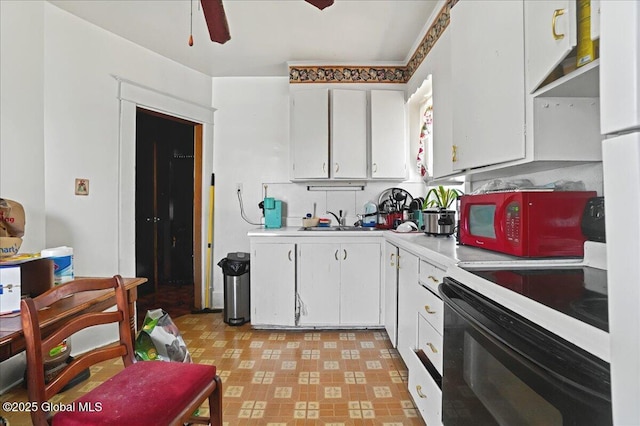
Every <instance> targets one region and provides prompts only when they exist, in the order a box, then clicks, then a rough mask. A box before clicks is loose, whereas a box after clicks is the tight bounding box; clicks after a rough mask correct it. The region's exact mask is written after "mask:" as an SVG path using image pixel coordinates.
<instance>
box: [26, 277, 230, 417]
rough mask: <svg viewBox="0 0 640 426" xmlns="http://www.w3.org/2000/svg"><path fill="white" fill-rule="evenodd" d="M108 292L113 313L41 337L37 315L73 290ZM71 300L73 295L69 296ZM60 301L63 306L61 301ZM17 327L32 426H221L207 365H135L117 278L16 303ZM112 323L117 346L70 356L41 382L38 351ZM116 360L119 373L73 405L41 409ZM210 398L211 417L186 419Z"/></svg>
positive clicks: (218, 392) (73, 284)
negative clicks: (119, 364)
mask: <svg viewBox="0 0 640 426" xmlns="http://www.w3.org/2000/svg"><path fill="white" fill-rule="evenodd" d="M104 289H113V291H115V297H116V302H117V308H118V309H117V311H114V312H93V313H84V314H81V315H79V316H77V317H76V318H74V319H71V320H69V321H67V322H65V323H64V324H62V325H61V326H56V327H57V328H56V329H55V330H54V331H53V332H52V333H51V334H50V335H49V336H48V337H47V338H44V339H43V338H42V335H41V329H40V323H39V313H38V311H39V310H41V309H44V308H47V307H50V306H52V305H53V307H54V308H56V303H57V302H59V301H60V300H61V299H63V298H66V297H68V296H71V295H73V294H75V293H79V292H83V291H91V290H104ZM71 297H73V296H71ZM61 304H64V301H62V302H61ZM21 317H22V328H23V332H24V336H25V342H26V350H27V378H28V394H29V400H30V402H32V403H34V404H33V406H34V407H37V409H36V410H34V411H32V412H31V419H32V422H33V424H34V425H37V426H40V425H48V424H52V425H83V426H85V425H107V424H108V425H143V424H144V425H182V424H184V423H204V424H207V423H210V424H211V425H212V426H222V384H221V381H220V378H219V377H218V375H217V374H216V367H215V366H211V365H202V364H191V363H178V362H163V361H144V362H142V361H141V362H136V360H135V356H134V351H133V343H132V336H131V328H130V322H129V321H130V319H129V314H128V309H127V296H126V291H125V288H124V285H123V281H122V277H120V276H119V275H116V276H114V277H113V278H99V279H98V278H96V279H78V280H74V281H70V282H68V283H66V284H63V285H60V286H57V287H54V288H52V289H50V290H49V291H47V292H46V293H44V294H42V295H40V296H38V297H36V298H35V299H30V298H26V299H23V300H22V302H21ZM108 323H118V327H119V330H120V340H119V342H117V344H114V345H109V346H105V347H101V348H97V349H94V350H92V351H89V352H87V353H85V354H82V355H79V356H76V357H75V359H73V361H72V362H71V363H69V365H67V366H66V367H65V368H64V370H62V372H60V373H59V374H58V375H57V376H55V378H53V379H52V380H51V381H50V382H49V383H45V376H44V363H43V359H44V354H47V353H49V351H50V350H51V349H52V348H53V347H55V346H56V345H58V344H59V343H60V342H61V341H63V340H64V339H65V338H67V337H69V336H70V335H71V334H73V333H75V332H77V331H79V330H81V329H85V328H87V327H90V326H93V325H99V324H108ZM117 357H122V361H123V362H124V366H125V368H124V369H123V370H122V371H120V372H119V373H118V374H116V375H115V376H113V377H111V378H110V379H108V380H107V381H105V382H104V383H102V384H101V385H100V386H98V387H97V388H95V389H93V390H92V391H90V392H88V393H87V394H85V395H84V396H82V397H80V398H78V399H77V400H75V401H74V402H73V404H72V405H71V407H72V408H73V409H71V410H65V411H62V410H60V411H58V412H56V413H48V412H46V411H45V410H43V408H47V406H49V405H51V404H43V403H45V402H46V401H48V400H49V399H50V398H52V397H53V396H54V395H55V394H56V393H57V392H59V391H60V390H61V389H62V388H63V386H64V385H65V384H66V383H68V382H69V381H70V380H71V379H73V378H74V377H76V375H78V374H79V373H80V372H82V371H84V370H85V369H87V368H88V367H89V366H91V365H94V364H96V363H99V362H102V361H105V360H108V359H111V358H117ZM207 398H208V399H209V410H210V415H209V417H197V418H196V417H192V414H193V413H194V412H195V411H196V409H197V408H198V407H200V405H201V404H202V403H203V402H204V401H205V400H206V399H207Z"/></svg>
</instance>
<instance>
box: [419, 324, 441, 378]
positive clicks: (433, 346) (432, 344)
mask: <svg viewBox="0 0 640 426" xmlns="http://www.w3.org/2000/svg"><path fill="white" fill-rule="evenodd" d="M442 347H443V346H442V335H441V334H439V333H438V332H437V331H436V329H435V328H433V327H432V326H431V324H429V322H428V321H427V320H426V319H425V318H424V317H423V316H422V315H421V314H418V349H422V351H423V352H424V353H425V355H426V356H427V358H429V361H431V363H432V364H433V366H434V367H435V368H436V370H438V372H439V373H440V375H442Z"/></svg>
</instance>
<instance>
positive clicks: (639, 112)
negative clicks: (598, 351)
mask: <svg viewBox="0 0 640 426" xmlns="http://www.w3.org/2000/svg"><path fill="white" fill-rule="evenodd" d="M600 12H601V15H600V113H601V117H600V125H601V130H602V134H603V135H604V141H603V145H602V146H603V171H604V196H605V218H606V232H607V269H608V287H609V330H610V338H611V382H612V402H613V421H614V424H615V425H640V1H638V0H603V1H601V2H600Z"/></svg>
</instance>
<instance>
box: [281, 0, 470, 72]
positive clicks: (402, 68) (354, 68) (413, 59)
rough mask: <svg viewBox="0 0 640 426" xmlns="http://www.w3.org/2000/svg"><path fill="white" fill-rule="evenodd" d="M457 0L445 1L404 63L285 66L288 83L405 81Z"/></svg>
mask: <svg viewBox="0 0 640 426" xmlns="http://www.w3.org/2000/svg"><path fill="white" fill-rule="evenodd" d="M457 2H458V0H447V3H446V4H445V5H444V6H443V7H442V9H440V13H438V16H437V17H436V19H435V21H434V22H433V24H431V27H429V30H428V31H427V33H426V34H425V36H424V37H423V39H422V41H421V42H420V44H419V45H418V48H417V49H416V51H415V52H414V53H413V55H411V59H409V62H408V63H407V65H405V66H389V67H385V66H348V65H347V66H326V65H307V66H293V65H292V66H289V83H290V84H300V83H406V82H408V81H409V79H410V78H411V76H412V75H413V73H414V72H415V71H416V70H417V69H418V67H419V66H420V64H421V63H422V61H424V59H425V58H426V57H427V55H428V54H429V51H431V49H432V48H433V46H434V45H435V44H436V41H438V38H440V35H441V34H442V33H443V32H444V30H445V28H447V26H448V25H449V20H450V16H451V15H450V12H451V8H452V7H453V6H454V5H455V4H456V3H457Z"/></svg>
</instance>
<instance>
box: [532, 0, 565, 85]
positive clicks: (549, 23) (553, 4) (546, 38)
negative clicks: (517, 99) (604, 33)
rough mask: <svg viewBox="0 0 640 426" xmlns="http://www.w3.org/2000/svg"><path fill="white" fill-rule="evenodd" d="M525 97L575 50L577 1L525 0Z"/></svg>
mask: <svg viewBox="0 0 640 426" xmlns="http://www.w3.org/2000/svg"><path fill="white" fill-rule="evenodd" d="M524 8H525V9H524V10H525V33H526V35H525V50H526V52H527V53H526V61H527V93H533V92H534V91H535V90H536V89H538V87H539V86H540V84H541V83H542V82H543V81H544V80H545V79H546V78H547V76H548V75H549V74H550V73H551V72H552V71H553V70H554V69H555V68H556V67H557V66H558V65H560V63H561V62H562V61H563V60H564V59H565V58H566V57H567V55H568V54H569V53H570V52H571V50H572V49H573V48H574V47H575V46H576V39H577V21H576V0H536V1H533V0H525V2H524Z"/></svg>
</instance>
